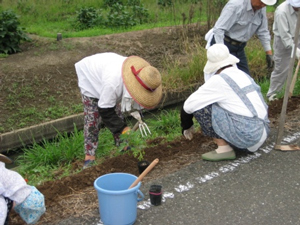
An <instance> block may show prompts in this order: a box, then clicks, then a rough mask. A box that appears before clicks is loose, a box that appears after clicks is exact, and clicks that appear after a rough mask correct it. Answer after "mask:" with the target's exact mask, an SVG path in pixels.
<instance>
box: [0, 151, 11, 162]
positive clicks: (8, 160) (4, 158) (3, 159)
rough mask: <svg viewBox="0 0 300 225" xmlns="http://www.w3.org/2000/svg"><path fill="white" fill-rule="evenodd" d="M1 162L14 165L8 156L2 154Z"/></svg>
mask: <svg viewBox="0 0 300 225" xmlns="http://www.w3.org/2000/svg"><path fill="white" fill-rule="evenodd" d="M0 161H1V162H4V163H12V160H11V159H10V158H8V157H7V156H5V155H3V154H1V153H0Z"/></svg>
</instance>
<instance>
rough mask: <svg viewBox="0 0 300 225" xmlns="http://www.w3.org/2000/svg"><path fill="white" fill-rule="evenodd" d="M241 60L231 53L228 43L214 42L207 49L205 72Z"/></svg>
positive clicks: (211, 71) (213, 70) (210, 71)
mask: <svg viewBox="0 0 300 225" xmlns="http://www.w3.org/2000/svg"><path fill="white" fill-rule="evenodd" d="M239 61H240V60H239V59H238V58H237V57H235V56H234V55H231V54H230V53H229V50H228V48H227V46H226V45H224V44H214V45H212V46H211V47H209V48H208V49H207V63H206V65H205V66H204V69H203V71H204V73H207V74H210V73H213V72H216V71H217V70H218V69H220V68H222V67H224V66H228V65H234V64H237V63H238V62H239Z"/></svg>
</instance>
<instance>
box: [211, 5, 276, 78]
mask: <svg viewBox="0 0 300 225" xmlns="http://www.w3.org/2000/svg"><path fill="white" fill-rule="evenodd" d="M275 3H276V0H229V1H228V3H227V4H226V5H225V6H224V8H223V10H222V12H221V15H220V17H219V18H218V20H217V22H216V24H215V26H214V27H213V29H212V32H209V33H212V35H210V38H207V40H208V41H209V42H210V45H213V44H215V43H221V44H225V45H226V46H227V47H228V49H229V52H230V53H231V54H232V55H234V56H236V57H237V58H238V59H239V60H240V62H239V63H238V64H237V66H238V68H239V69H240V70H242V71H244V72H245V73H247V74H249V75H250V71H249V67H248V62H247V57H246V54H245V50H244V49H245V47H246V44H247V41H249V40H250V38H251V37H252V36H253V35H254V34H256V35H257V36H258V38H259V40H260V42H261V44H262V46H263V48H264V50H265V52H266V61H267V66H268V68H272V67H273V58H272V49H271V44H270V43H271V36H270V32H269V30H268V19H267V16H266V7H265V6H266V5H269V6H271V5H274V4H275Z"/></svg>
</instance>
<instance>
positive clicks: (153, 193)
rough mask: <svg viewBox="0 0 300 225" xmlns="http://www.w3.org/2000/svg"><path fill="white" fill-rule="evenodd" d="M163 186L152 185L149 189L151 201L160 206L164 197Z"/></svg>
mask: <svg viewBox="0 0 300 225" xmlns="http://www.w3.org/2000/svg"><path fill="white" fill-rule="evenodd" d="M161 188H162V186H161V185H156V184H154V185H151V187H150V190H149V196H150V202H151V204H152V205H155V206H158V205H161V198H162V190H161Z"/></svg>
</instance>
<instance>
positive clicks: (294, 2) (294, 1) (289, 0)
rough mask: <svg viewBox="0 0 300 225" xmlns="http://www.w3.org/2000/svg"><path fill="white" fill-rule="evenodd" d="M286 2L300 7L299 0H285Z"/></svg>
mask: <svg viewBox="0 0 300 225" xmlns="http://www.w3.org/2000/svg"><path fill="white" fill-rule="evenodd" d="M287 3H289V4H290V5H291V6H293V7H295V8H300V0H287Z"/></svg>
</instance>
